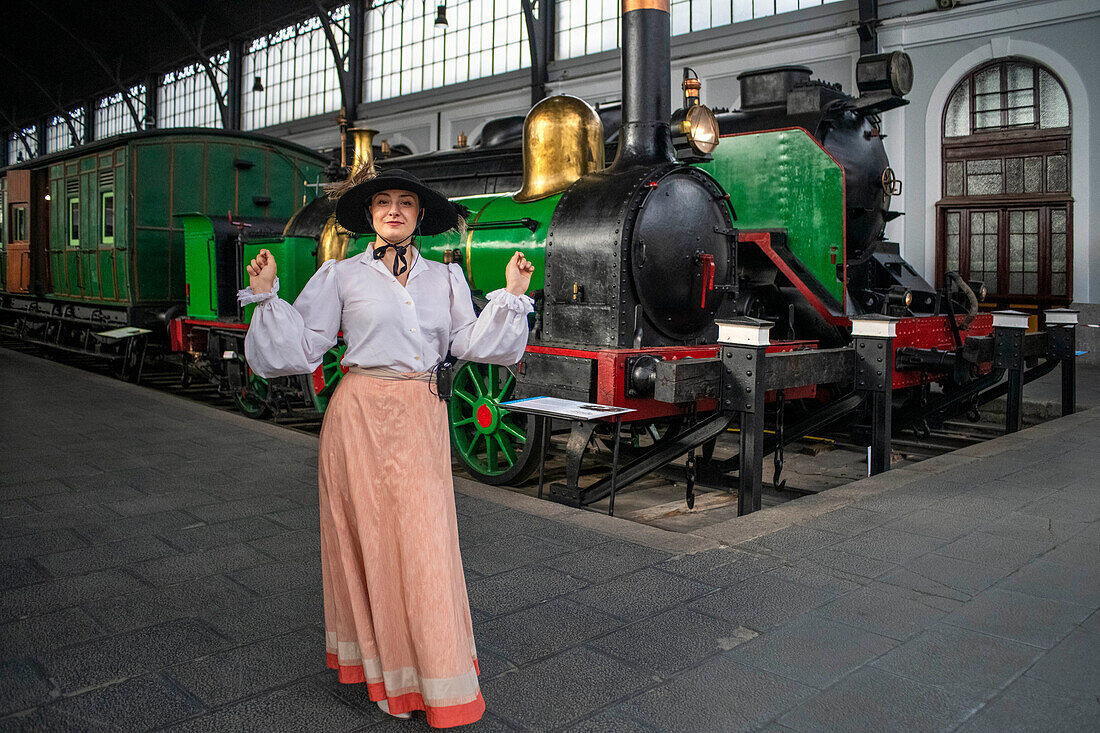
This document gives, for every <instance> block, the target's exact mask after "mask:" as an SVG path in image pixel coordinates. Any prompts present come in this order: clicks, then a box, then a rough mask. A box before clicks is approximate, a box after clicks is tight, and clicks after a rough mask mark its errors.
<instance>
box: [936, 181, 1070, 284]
mask: <svg viewBox="0 0 1100 733" xmlns="http://www.w3.org/2000/svg"><path fill="white" fill-rule="evenodd" d="M1029 209H1030V210H1035V209H1037V210H1038V211H1039V241H1040V242H1042V241H1047V242H1049V241H1050V237H1051V231H1050V215H1051V212H1052V211H1054V210H1057V209H1065V211H1066V290H1067V291H1069V292H1070V293H1071V295H1052V294H1051V292H1050V289H1051V283H1052V281H1053V272H1052V271H1051V253H1050V251H1049V250H1047V249H1044V248H1043V247H1040V248H1039V270H1038V291H1039V292H1038V293H1036V294H1034V295H1025V294H1021V293H1011V292H1005V291H1007V290H1008V285H1009V282H1008V281H1006V282H1004V287H1003V288H1002V287H1001V285H1002V282H1001V281H1002V279H1005V278H1008V277H1009V274H1010V273H1009V262H1008V260H1009V247H1008V236H1009V226H1008V223H1009V222H1008V220H1009V212H1012V211H1025V210H1029ZM948 211H959V212H960V216H959V273H960V274H962V276H963V278H964V279H967V280H970V279H972V278H971V275H970V216H969V215H970V214H971V213H972V212H990V211H996V212H997V282H996V283H988V282H987V283H986V285H987V286H989V290H990V296H989V301H993V302H1008V301H1011V302H1013V303H1033V304H1037V305H1039V304H1044V303H1065V304H1068V303H1070V302H1071V301H1072V299H1073V298H1072V292H1073V226H1072V224H1073V201H1072V200H1068V201H1067V200H1063V201H1049V202H1048V201H1043V202H1037V201H1028V202H1005V203H994V202H987V201H982V202H980V203H971V204H967V203H961V204H960V203H956V202H954V201H952V202H950V203H945V202H942V201H941V202H940V203H938V204H936V238H937V241H938V243H939V246H938V248H937V252H936V281H937V282H939V283H942V282H943V278H944V275H945V274H946V272H947V264H946V262H945V261H944V260H945V257H944V254H945V251H946V247H947V212H948Z"/></svg>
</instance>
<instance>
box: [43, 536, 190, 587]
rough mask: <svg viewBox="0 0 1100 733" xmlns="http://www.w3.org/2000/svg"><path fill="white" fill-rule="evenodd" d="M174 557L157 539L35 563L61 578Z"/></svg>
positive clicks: (85, 550)
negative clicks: (169, 556)
mask: <svg viewBox="0 0 1100 733" xmlns="http://www.w3.org/2000/svg"><path fill="white" fill-rule="evenodd" d="M175 554H176V550H175V548H173V547H171V546H169V545H167V544H165V543H164V542H163V541H162V540H159V539H157V538H156V537H136V538H134V539H129V540H120V541H118V542H110V543H108V544H105V545H99V546H97V547H83V548H80V549H78V550H69V551H67V552H59V553H55V554H53V555H42V556H40V557H37V558H35V562H37V563H38V564H39V565H40V566H42V567H43V568H45V569H46V570H48V571H49V573H50V574H51V575H52V576H53V577H55V578H61V577H64V576H67V575H84V574H86V573H90V572H94V571H96V570H105V569H107V568H114V567H118V566H120V565H129V564H131V563H137V562H142V561H144V560H152V559H154V558H158V557H165V556H168V555H175Z"/></svg>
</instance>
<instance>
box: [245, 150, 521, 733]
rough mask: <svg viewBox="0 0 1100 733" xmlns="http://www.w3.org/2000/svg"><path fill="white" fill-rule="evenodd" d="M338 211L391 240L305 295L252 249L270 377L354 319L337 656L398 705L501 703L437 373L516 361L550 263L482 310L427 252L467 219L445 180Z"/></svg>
mask: <svg viewBox="0 0 1100 733" xmlns="http://www.w3.org/2000/svg"><path fill="white" fill-rule="evenodd" d="M336 218H337V221H338V222H339V223H340V224H341V225H342V226H344V227H345V228H346V229H349V230H351V231H353V232H358V233H374V234H375V235H376V240H375V244H374V245H373V246H370V247H368V249H367V251H366V252H364V253H363V254H360V255H357V256H355V257H351V258H349V259H346V260H342V261H337V260H329V261H327V262H325V263H324V264H323V265H321V267H320V269H318V270H317V272H316V273H315V274H314V275H313V277H312V278H311V279H310V280H309V282H308V283H307V284H306V286H305V288H303V289H302V292H301V294H300V295H299V296H298V299H297V300H295V301H294V304H293V305H291V304H289V303H287V302H286V301H284V300H280V299H279V298H278V296H277V295H276V293H277V292H278V289H279V281H278V278H277V277H275V273H276V265H275V260H274V258H273V257H272V256H271V253H270V252H268V251H267V250H262V251H261V252H260V254H259V255H258V256H257V257H256V259H254V260H253V261H252V262H251V264H249V265H248V268H247V269H248V274H249V277H250V287H248V288H246V289H245V290H242V291H241V292H240V294H239V297H240V300H241V302H242V303H250V302H255V303H257V307H256V310H255V312H254V313H253V315H252V323H251V326H250V327H249V329H248V335H247V337H246V339H245V354H246V356H247V358H248V363H249V365H250V366H251V367H252V370H253V371H254V372H256V373H257V374H259V375H260V376H262V377H276V376H282V375H289V374H304V373H309V372H312V371H313V370H314V369H316V368H317V366H318V365H319V364H320V363H321V358H322V356H323V355H324V354H325V352H326V351H328V350H329V349H330V348H332V347H333V346H335V345H336V336H337V333H338V332H339V331H341V330H343V336H344V340H345V342H346V343H347V352H346V353H345V355H344V358H343V363H344V365H345V366H348V367H350V370H349V372H348V374H347V375H346V376H345V377H344V378H343V380H342V381H341V382H340V385H339V387H338V388H337V391H336V394H335V396H334V397H333V399H332V401H331V403H330V404H329V407H328V409H327V411H326V412H325V419H324V423H323V425H322V428H321V440H320V451H319V453H320V455H319V484H320V507H321V568H322V578H323V585H324V602H325V604H324V606H325V647H326V652H327V655H326V656H327V662H328V666H329V667H331V668H333V669H335V670H338V674H339V679H340V681H341V682H348V683H353V682H365V683H366V684H367V688H368V692H369V694H370V698H371V699H372V700H374V701H376V702H377V703H378V705H379V707H381V708H382V709H383V710H384V711H386V712H388V713H390V714H391V715H396V716H398V717H409V714H410V713H411V711H413V710H424V711H425V712H426V713H427V716H428V723H429V724H430V725H432V726H435V727H439V728H444V727H450V726H456V725H463V724H466V723H472V722H474V721H476V720H478V719H480V718H481V715H482V713H483V712H484V710H485V702H484V701H483V700H482V697H481V692H480V689H479V687H478V681H477V675H478V668H477V652H476V650H475V648H474V636H473V629H472V626H471V623H470V606H469V601H468V600H467V597H466V583H465V580H464V578H463V573H462V558H461V557H460V556H459V549H458V526H457V522H456V518H455V502H454V493H453V485H452V480H451V461H450V456H451V453H450V444H449V439H448V429H447V413H446V406H445V403H444V402H442V401H441V400H440V399H439V397H438V396H437V395H436V393H435V390H434V389H432V386H433V385H432V383H431V376H432V373H433V371H434V369H435V367H436V366H437V365H438V364H439V363H440V362H441V361H442V360H443V358H444V356H445V355H446V354H447V352H448V351H450V353H451V354H452V356H453V357H455V358H456V359H465V360H469V361H476V362H488V363H494V364H514V363H516V362H518V361H519V360H520V359H521V358H522V355H523V351H524V348H525V347H526V345H527V331H528V328H527V314H528V313H530V312H531V310H532V302H531V299H530V298H529V297H527V296H526V295H524V293H525V292H526V290H527V287H528V286H529V284H530V281H531V273H532V272H533V271H534V267H533V266H532V265H531V264H530V263H529V262H527V260H526V259H525V258H524V257H523V255H522V254H521V253H519V252H517V253H516V254H515V255H514V256H513V257H512V259H511V261H509V263H508V265H507V268H506V280H507V287H506V288H505V289H502V290H497V291H495V292H492V293H490V294H489V296H488V298H489V303H488V305H487V306H486V307H485V309H484V310H483V311H482V313H481V315H480V316H475V315H474V309H473V304H472V302H471V298H470V288H469V286H468V285H467V283H466V279H465V277H464V276H463V274H462V270H461V269H460V268H459V266H458V265H456V264H451V265H445V264H442V263H438V262H433V261H429V260H426V259H424V258H423V257H421V256H420V254H419V252H418V251H417V248H416V240H415V238H414V237H415V235H417V234H423V235H433V234H440V233H442V232H445V231H448V230H450V229H454V228H456V227H458V226H459V223H460V215H459V213H458V210H457V209H456V208H455V206H454V205H453V204H451V203H450V202H449V201H448V200H447V199H446V198H445V197H444V196H442V195H441V194H439V193H438V192H436V191H434V190H432V189H431V188H428V187H427V186H425V185H424V184H423V183H421V182H420V181H419V180H418V179H417V178H415V177H414V176H412V175H411V174H409V173H406V172H404V171H398V170H393V171H387V172H384V173H382V174H380V175H378V176H376V177H374V178H371V179H369V180H367V181H365V182H361V183H358V184H356V185H354V186H352V187H350V188H348V189H347V190H346V192H345V193H344V194H343V195H342V196H341V197H340V200H339V201H338V202H337V206H336Z"/></svg>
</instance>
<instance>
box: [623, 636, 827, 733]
mask: <svg viewBox="0 0 1100 733" xmlns="http://www.w3.org/2000/svg"><path fill="white" fill-rule="evenodd" d="M813 693H814V690H813V688H810V687H806V686H805V685H801V684H799V683H797V682H794V681H793V680H789V679H785V678H783V677H779V676H777V675H773V674H769V673H768V672H764V671H761V670H759V669H753V668H751V667H745V666H743V665H741V664H738V663H737V662H736V661H734V660H733V659H730V658H729V657H728V656H725V655H719V656H716V657H711V658H710V659H708V660H707V661H705V662H703V663H702V664H701V665H699V666H698V667H696V668H695V669H692V670H690V671H688V672H686V673H684V674H681V675H679V676H677V677H674V678H672V679H671V680H669V681H667V682H664V683H662V684H661V685H659V686H658V687H656V688H655V689H652V690H647V691H646V692H643V693H642V694H640V695H637V696H635V697H633V698H631V699H630V700H628V701H626V702H625V703H623V704H622V705H620V706H618V707H616V708H612V710H613V711H622V712H623V713H625V714H626V715H628V716H630V717H631V718H634V719H636V720H642V721H645V722H646V723H649V724H652V725H653V726H654V727H657V728H659V729H660V730H668V731H683V732H684V733H698V731H735V730H746V729H752V728H755V727H757V726H760V725H762V724H764V723H766V722H768V721H769V720H771V719H773V718H775V717H777V716H779V715H781V714H783V713H784V712H785V711H786V710H789V709H790V708H792V707H794V706H795V705H798V704H799V703H800V702H802V701H803V700H806V699H807V698H809V697H810V696H811V695H813Z"/></svg>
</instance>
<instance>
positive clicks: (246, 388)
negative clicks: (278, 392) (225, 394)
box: [233, 369, 271, 419]
mask: <svg viewBox="0 0 1100 733" xmlns="http://www.w3.org/2000/svg"><path fill="white" fill-rule="evenodd" d="M270 392H271V390H270V389H269V388H268V384H267V380H266V379H264V378H263V377H261V376H258V375H256V374H253V373H252V370H251V369H248V381H247V382H245V384H244V385H242V386H241V388H240V389H239V390H237V391H236V392H234V393H233V401H234V402H236V403H237V409H239V410H240V411H241V412H243V413H244V414H245V415H247V416H248V417H251V418H255V419H259V418H261V417H264V416H265V415H267V413H268V409H269V408H268V404H267V398H268V395H269V394H270Z"/></svg>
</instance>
